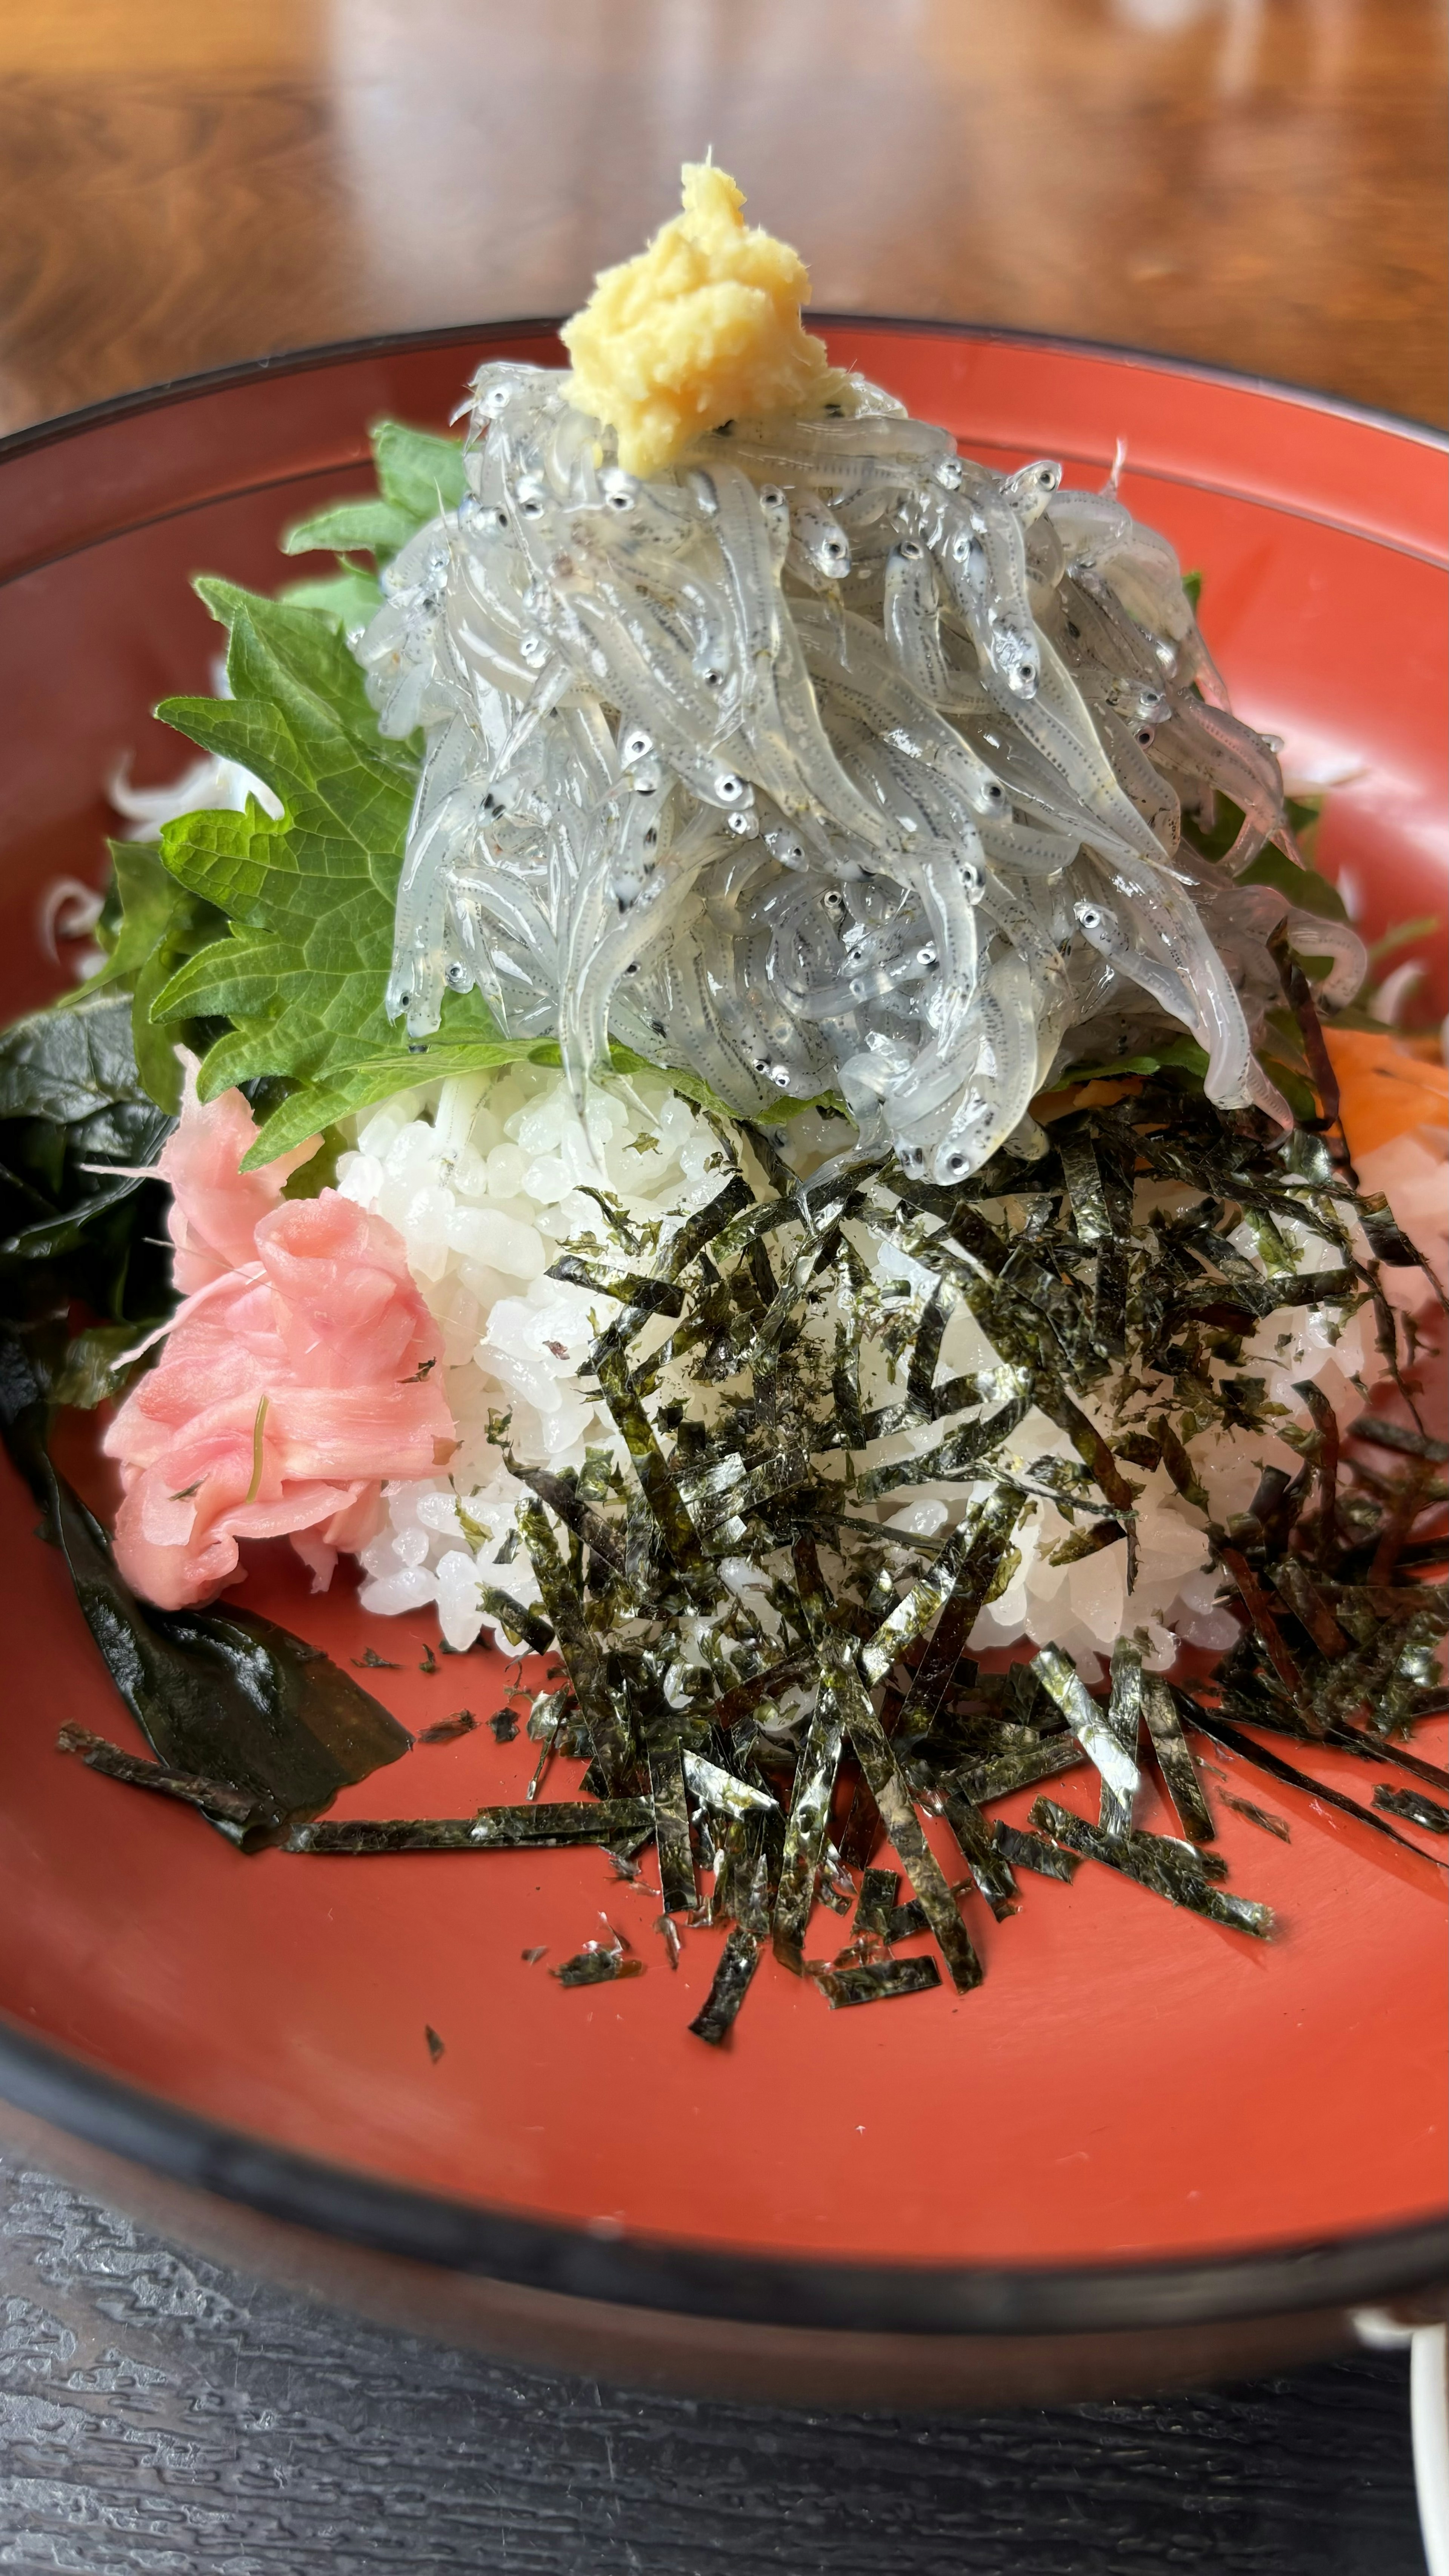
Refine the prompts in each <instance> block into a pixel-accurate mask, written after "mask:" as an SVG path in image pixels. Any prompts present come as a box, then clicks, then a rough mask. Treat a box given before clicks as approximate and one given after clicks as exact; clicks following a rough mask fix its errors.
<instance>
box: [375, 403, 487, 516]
mask: <svg viewBox="0 0 1449 2576" xmlns="http://www.w3.org/2000/svg"><path fill="white" fill-rule="evenodd" d="M368 435H369V437H370V438H371V441H372V457H373V463H374V464H375V465H376V467H377V479H378V482H379V484H380V485H381V487H382V496H383V499H384V500H385V501H390V502H391V503H392V504H393V506H394V508H395V509H398V510H403V511H406V512H407V514H408V516H409V517H410V518H411V519H412V521H413V524H414V526H415V527H419V528H420V527H421V526H422V525H423V523H424V521H425V520H427V519H432V518H436V516H437V514H438V512H439V510H456V509H457V507H458V504H459V502H460V501H461V500H462V498H463V495H464V493H465V492H466V491H467V488H468V485H467V480H466V477H465V475H464V472H463V442H462V440H461V439H458V438H440V437H439V436H438V434H437V432H436V431H435V430H431V429H409V428H408V426H407V424H406V422H404V421H400V420H378V421H374V422H373V425H372V428H371V430H370V431H369V433H368Z"/></svg>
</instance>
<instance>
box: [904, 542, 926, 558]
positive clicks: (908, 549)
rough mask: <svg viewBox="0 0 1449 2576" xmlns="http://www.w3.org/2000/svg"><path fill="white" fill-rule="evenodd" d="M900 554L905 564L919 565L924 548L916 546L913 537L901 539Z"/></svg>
mask: <svg viewBox="0 0 1449 2576" xmlns="http://www.w3.org/2000/svg"><path fill="white" fill-rule="evenodd" d="M901 553H902V554H903V555H904V557H905V559H906V561H907V563H919V562H920V560H921V557H922V555H923V554H924V553H925V548H924V546H920V545H918V544H917V543H916V540H915V538H914V537H903V538H902V539H901Z"/></svg>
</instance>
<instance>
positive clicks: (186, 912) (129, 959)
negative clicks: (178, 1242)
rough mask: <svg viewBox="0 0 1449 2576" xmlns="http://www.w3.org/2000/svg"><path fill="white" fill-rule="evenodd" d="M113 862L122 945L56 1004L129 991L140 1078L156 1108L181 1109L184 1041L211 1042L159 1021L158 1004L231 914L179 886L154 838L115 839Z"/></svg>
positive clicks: (60, 1007) (196, 1031) (61, 1007)
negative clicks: (180, 1045)
mask: <svg viewBox="0 0 1449 2576" xmlns="http://www.w3.org/2000/svg"><path fill="white" fill-rule="evenodd" d="M111 863H112V866H113V868H114V870H115V899H116V905H117V909H118V911H119V916H120V918H119V924H118V928H117V931H116V937H115V943H114V945H113V947H112V949H111V953H110V955H109V957H108V958H107V960H106V963H105V965H104V966H103V967H102V968H101V969H100V971H99V973H98V974H96V975H94V976H92V977H91V978H90V980H89V981H88V982H87V983H85V984H82V985H80V986H79V987H78V988H77V989H76V991H74V992H72V993H66V994H64V995H63V996H62V998H61V999H60V1001H59V1002H57V1003H56V1004H55V1005H54V1009H55V1010H56V1011H71V1012H75V1011H78V1010H80V1009H81V1008H82V1007H83V1006H85V1005H86V1004H87V1003H88V1002H89V1001H90V1000H91V998H92V997H93V996H94V995H95V994H97V993H100V992H104V991H106V990H108V989H113V990H115V991H117V992H128V993H129V994H130V996H131V1043H132V1048H133V1050H134V1055H135V1068H134V1070H135V1073H136V1076H137V1077H138V1079H139V1082H140V1085H141V1088H142V1090H143V1091H144V1092H145V1093H146V1094H147V1096H148V1097H149V1098H150V1099H152V1100H154V1101H155V1102H156V1105H157V1107H158V1108H160V1109H167V1110H170V1111H171V1112H172V1114H173V1115H174V1114H175V1112H176V1111H177V1110H178V1109H179V1108H180V1106H181V1067H180V1065H179V1064H178V1063H177V1060H176V1045H177V1041H178V1039H180V1040H183V1041H184V1042H185V1043H186V1044H187V1045H189V1046H191V1047H192V1048H193V1049H195V1048H197V1047H199V1046H200V1045H202V1044H204V1043H205V1032H204V1031H202V1030H201V1029H200V1028H193V1027H189V1026H188V1027H184V1028H161V1027H158V1026H157V1024H156V1023H155V1022H154V1021H153V1019H152V1017H151V1005H152V1003H153V1002H154V1001H155V1000H156V998H157V995H158V994H159V993H160V992H161V991H162V989H163V987H164V986H165V985H166V984H168V983H169V982H170V981H171V978H172V977H173V976H174V975H175V973H176V972H177V969H178V968H179V967H180V966H181V965H182V964H183V963H184V962H185V960H186V959H187V958H188V957H190V956H192V955H193V954H194V952H195V951H196V950H197V949H198V948H204V947H206V946H207V945H208V944H209V943H210V942H211V941H213V940H215V939H217V938H219V937H220V936H221V934H222V933H223V932H224V931H225V929H226V915H225V913H223V912H220V911H219V910H218V909H217V907H216V906H215V905H214V904H211V903H208V902H207V901H206V900H205V899H204V898H203V897H201V896H198V895H195V894H190V893H188V892H187V891H186V889H185V888H184V887H182V886H178V884H177V883H176V880H175V878H174V877H173V876H171V875H170V874H169V873H168V871H167V869H166V868H165V867H164V866H163V864H162V860H161V853H160V851H159V849H158V848H157V847H156V846H155V844H154V843H151V842H145V841H113V842H112V843H111Z"/></svg>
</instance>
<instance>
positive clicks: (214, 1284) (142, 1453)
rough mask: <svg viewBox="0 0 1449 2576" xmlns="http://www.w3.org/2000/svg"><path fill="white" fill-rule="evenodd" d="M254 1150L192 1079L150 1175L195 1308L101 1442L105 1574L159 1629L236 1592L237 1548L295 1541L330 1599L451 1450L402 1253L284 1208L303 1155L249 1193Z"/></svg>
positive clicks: (380, 1229)
mask: <svg viewBox="0 0 1449 2576" xmlns="http://www.w3.org/2000/svg"><path fill="white" fill-rule="evenodd" d="M255 1142H256V1128H255V1125H254V1123H253V1120H252V1115H251V1112H250V1110H249V1109H248V1107H247V1104H246V1102H245V1100H244V1099H243V1098H242V1096H241V1094H240V1092H237V1091H228V1092H224V1093H223V1094H222V1096H221V1098H220V1099H218V1100H214V1101H210V1102H208V1103H206V1104H205V1105H204V1106H203V1104H202V1103H200V1102H199V1101H198V1100H197V1097H196V1086H195V1078H194V1073H193V1072H191V1071H188V1075H187V1082H186V1094H185V1099H184V1101H183V1104H182V1112H181V1120H180V1124H179V1126H178V1127H177V1129H176V1132H175V1133H174V1135H173V1136H172V1137H171V1138H170V1140H169V1141H168V1143H167V1144H166V1145H165V1147H164V1148H163V1150H162V1154H161V1160H160V1170H161V1174H162V1176H163V1178H164V1179H166V1180H167V1181H169V1182H170V1184H171V1190H172V1206H171V1213H170V1218H169V1226H170V1233H171V1239H172V1242H173V1243H174V1244H175V1246H176V1265H175V1266H176V1282H177V1285H178V1287H180V1288H182V1289H184V1290H185V1291H187V1292H188V1293H187V1295H186V1297H185V1299H184V1302H183V1304H182V1306H181V1308H180V1311H179V1313H178V1315H177V1317H176V1320H175V1322H174V1323H173V1324H172V1326H171V1328H170V1331H169V1333H168V1335H167V1338H166V1343H165V1347H164V1349H163V1351H162V1354H161V1358H160V1359H159V1361H158V1362H157V1363H156V1365H155V1367H154V1368H152V1369H151V1370H150V1371H149V1372H148V1373H147V1375H146V1376H144V1377H143V1378H142V1379H141V1380H140V1382H139V1384H138V1385H137V1386H136V1387H135V1388H134V1389H133V1390H132V1392H131V1394H130V1395H129V1396H128V1397H127V1398H126V1401H125V1403H124V1404H123V1405H122V1407H121V1409H120V1411H119V1413H118V1414H117V1415H116V1418H115V1420H114V1422H113V1423H112V1424H111V1427H110V1429H109V1431H108V1432H107V1434H106V1439H105V1446H106V1450H107V1452H108V1454H109V1455H110V1456H111V1457H113V1458H115V1459H118V1460H119V1462H120V1468H121V1480H122V1484H123V1487H124V1499H123V1501H122V1504H121V1508H120V1511H119V1513H118V1515H117V1519H116V1561H117V1564H118V1565H119V1567H120V1570H121V1572H122V1573H123V1574H124V1576H125V1577H126V1580H127V1582H128V1583H130V1584H131V1585H132V1586H133V1587H134V1589H135V1590H136V1591H137V1592H139V1593H141V1594H142V1595H143V1597H144V1598H145V1599H146V1600H148V1601H154V1602H155V1603H156V1604H157V1605H158V1607H159V1608H161V1609H163V1610H177V1609H180V1608H182V1607H183V1606H184V1605H185V1604H187V1603H190V1602H197V1601H206V1600H209V1599H210V1598H211V1596H212V1595H213V1594H214V1593H216V1592H219V1591H221V1590H222V1589H223V1587H224V1586H225V1585H227V1584H228V1583H231V1582H234V1581H235V1580H237V1579H238V1578H237V1563H238V1556H239V1542H240V1541H241V1540H242V1539H244V1538H277V1537H281V1536H284V1535H285V1536H289V1537H290V1538H291V1541H292V1544H293V1546H294V1547H295V1548H296V1549H297V1551H298V1553H299V1555H301V1556H302V1557H303V1559H304V1560H305V1562H306V1563H307V1564H308V1565H309V1566H310V1567H311V1568H312V1573H313V1580H314V1585H315V1586H316V1588H318V1589H322V1588H325V1586H326V1584H327V1583H328V1582H329V1581H330V1580H331V1576H332V1570H333V1567H334V1565H335V1564H336V1561H337V1555H338V1551H339V1550H340V1549H353V1548H357V1547H360V1546H362V1545H363V1544H364V1542H365V1541H366V1539H367V1538H368V1537H369V1536H370V1535H371V1533H372V1530H373V1528H374V1526H375V1524H376V1522H377V1520H378V1517H379V1508H380V1498H381V1489H382V1485H383V1482H384V1480H385V1479H391V1478H398V1477H409V1476H425V1475H431V1474H432V1473H433V1472H434V1470H435V1469H436V1467H437V1466H438V1465H439V1464H440V1463H442V1461H444V1460H445V1459H446V1458H447V1456H448V1454H449V1452H450V1451H451V1449H452V1446H453V1444H454V1439H455V1432H454V1425H453V1418H452V1415H451V1414H450V1412H449V1410H448V1406H447V1403H446V1400H445V1398H444V1396H443V1392H442V1389H441V1387H440V1386H439V1385H438V1383H437V1373H438V1371H439V1369H440V1366H441V1361H442V1345H441V1342H440V1339H439V1335H438V1330H437V1326H436V1325H435V1323H434V1321H433V1319H432V1316H431V1315H430V1314H429V1312H428V1309H427V1307H426V1305H425V1304H424V1303H423V1300H422V1298H421V1297H420V1295H419V1294H418V1291H417V1289H416V1287H415V1286H414V1284H413V1280H412V1276H411V1273H410V1272H409V1269H408V1265H407V1254H406V1251H405V1248H404V1245H403V1240H402V1237H401V1235H400V1234H399V1233H398V1232H397V1230H396V1228H395V1227H394V1226H391V1225H389V1224H388V1223H387V1221H386V1219H385V1218H383V1217H379V1216H369V1215H367V1214H366V1213H365V1212H364V1210H363V1209H361V1208H359V1207H355V1206H354V1205H353V1203H352V1201H351V1200H350V1199H345V1198H343V1197H341V1196H340V1194H339V1193H338V1192H337V1191H336V1190H323V1191H322V1192H321V1193H320V1195H319V1196H318V1197H316V1198H313V1199H284V1198H283V1196H282V1187H283V1183H284V1182H285V1181H286V1179H287V1177H288V1175H289V1174H290V1173H291V1172H292V1171H294V1170H295V1169H296V1168H297V1167H298V1165H299V1164H301V1163H302V1162H304V1161H305V1160H306V1159H307V1157H308V1155H309V1154H310V1153H311V1152H312V1151H313V1150H314V1148H313V1147H312V1146H311V1145H305V1146H302V1147H301V1148H299V1149H298V1150H297V1151H296V1152H294V1153H291V1154H286V1155H282V1156H280V1157H279V1158H278V1160H277V1161H276V1162H274V1163H269V1164H268V1165H267V1166H266V1167H265V1169H263V1170H262V1171H259V1172H249V1173H246V1174H243V1173H241V1172H240V1171H239V1169H238V1166H239V1164H240V1162H241V1160H242V1157H243V1156H244V1155H245V1154H246V1153H248V1152H249V1151H250V1149H251V1147H252V1146H253V1144H254V1143H255Z"/></svg>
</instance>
